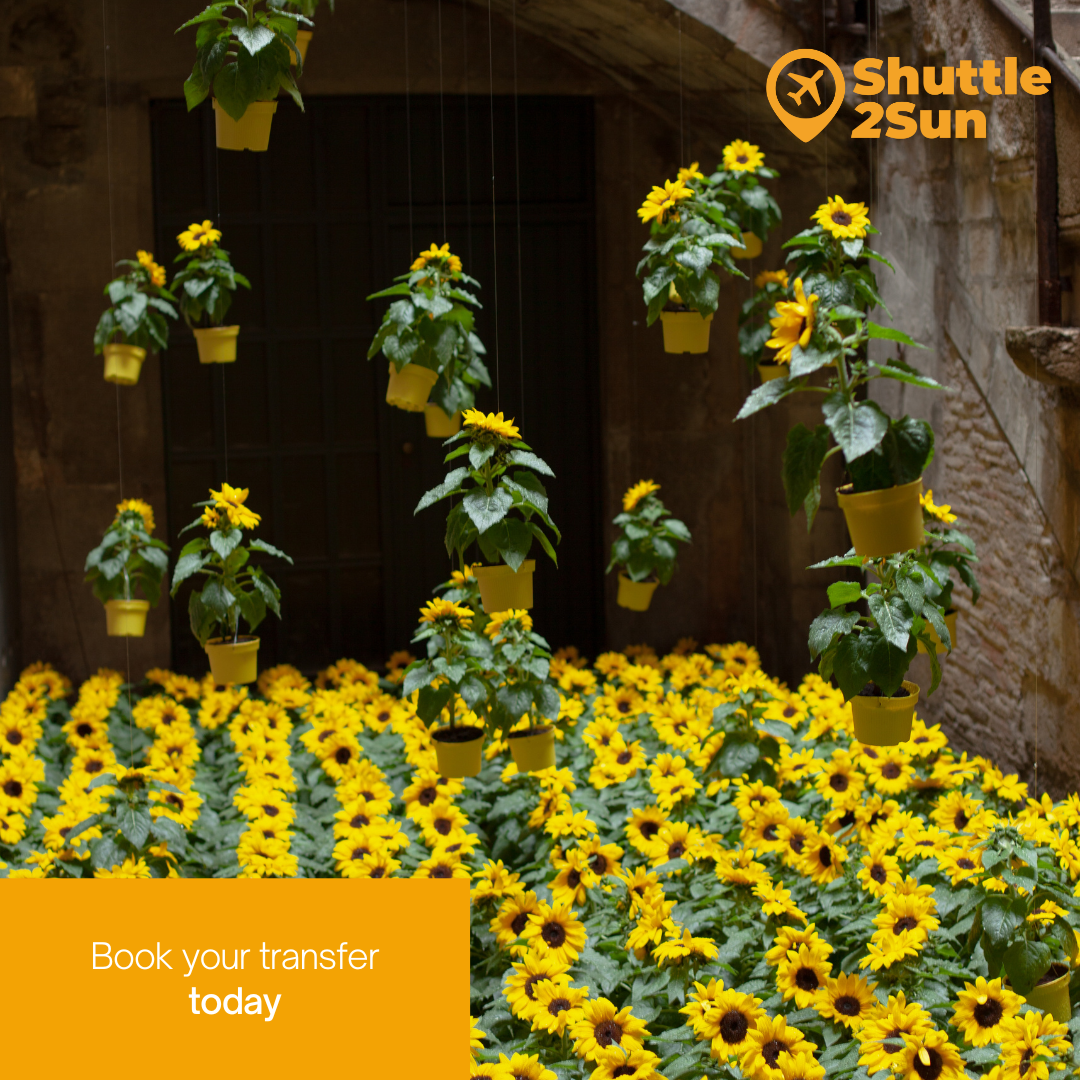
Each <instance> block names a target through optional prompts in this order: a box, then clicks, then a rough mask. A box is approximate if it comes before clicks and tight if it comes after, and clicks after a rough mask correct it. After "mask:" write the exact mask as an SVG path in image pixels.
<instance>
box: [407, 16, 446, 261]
mask: <svg viewBox="0 0 1080 1080" xmlns="http://www.w3.org/2000/svg"><path fill="white" fill-rule="evenodd" d="M435 10H436V12H437V13H438V22H439V157H440V163H441V166H442V231H443V243H444V244H445V243H446V242H447V241H449V239H450V237H449V236H447V235H446V117H445V115H444V113H443V55H442V51H443V50H442V0H438V3H437V4H436V6H435ZM410 254H411V252H410Z"/></svg>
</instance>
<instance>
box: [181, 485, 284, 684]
mask: <svg viewBox="0 0 1080 1080" xmlns="http://www.w3.org/2000/svg"><path fill="white" fill-rule="evenodd" d="M247 497H248V489H247V488H234V487H230V486H229V485H228V484H222V485H221V490H220V491H214V490H213V489H212V488H211V490H210V498H209V499H208V500H206V501H205V502H199V503H195V506H196V507H200V506H201V507H202V508H203V512H202V515H201V516H200V517H197V518H196V519H195V520H194V521H193V522H192V523H191V524H190V525H186V526H185V527H184V528H183V529H181V530H180V532H181V535H182V534H183V533H185V532H187V531H188V530H189V529H194V528H197V527H198V526H200V525H202V526H204V527H205V528H206V529H208V530H209V535H208V536H205V537H204V536H200V537H197V538H196V539H194V540H189V541H188V543H186V544H185V545H184V547H183V550H182V551H181V552H180V558H179V559H178V560H177V563H176V569H175V570H174V571H173V584H172V592H171V594H170V595H172V596H176V593H177V590H178V589H179V588H180V586H181V585H182V584H183V583H184V582H185V581H187V579H188V578H189V577H192V576H194V575H195V574H201V575H202V576H203V578H205V581H204V582H203V585H202V588H201V589H193V590H192V592H191V596H190V598H189V600H188V615H189V617H190V619H191V631H192V633H193V634H194V635H195V637H196V639H197V640H198V642H199V644H200V645H201V646H202V647H203V648H204V649H205V650H206V653H207V656H208V657H209V658H210V671H211V673H212V674H213V676H214V681H215V682H216V683H218V684H221V685H226V684H229V683H252V682H254V681H255V680H256V678H257V677H258V651H259V639H258V638H257V637H255V636H254V633H251V634H245V635H242V634H241V633H240V619H241V618H243V620H244V622H245V623H247V627H248V630H250V631H254V630H256V629H257V627H258V626H259V624H260V623H261V622H262V621H263V619H264V618H266V612H267V609H269V610H270V611H272V612H273V613H274V614H275V615H276V616H277V617H278V618H279V619H280V618H281V590H280V589H279V588H278V587H277V585H276V584H275V583H274V581H273V580H272V579H271V578H270V575H269V574H267V573H266V571H265V570H264V569H263V568H262V567H261V566H258V565H254V564H252V562H251V555H252V553H253V552H263V553H265V554H267V555H273V556H276V557H277V558H279V559H285V561H286V562H288V563H289V564H290V565H291V564H292V559H290V558H289V556H288V555H286V554H285V552H284V551H280V550H279V549H278V548H276V547H274V546H273V544H268V543H267V542H266V541H265V540H258V539H254V540H250V541H249V542H248V543H247V544H246V545H245V544H244V543H243V539H244V532H243V531H244V530H245V529H254V528H255V527H256V526H257V525H258V524H259V522H260V521H261V520H262V519H261V518H260V516H259V515H258V514H256V513H255V512H254V511H253V510H252V509H250V508H249V507H248V506H246V505H245V504H246V502H247Z"/></svg>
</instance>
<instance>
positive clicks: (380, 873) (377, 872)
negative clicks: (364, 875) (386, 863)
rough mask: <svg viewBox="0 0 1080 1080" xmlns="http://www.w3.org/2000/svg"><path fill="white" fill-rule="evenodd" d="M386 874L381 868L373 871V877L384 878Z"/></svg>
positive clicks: (377, 867) (378, 867)
mask: <svg viewBox="0 0 1080 1080" xmlns="http://www.w3.org/2000/svg"><path fill="white" fill-rule="evenodd" d="M385 873H386V871H385V870H384V869H383V868H382V867H381V866H376V867H375V869H374V870H372V871H371V876H372V877H382V876H383V874H385Z"/></svg>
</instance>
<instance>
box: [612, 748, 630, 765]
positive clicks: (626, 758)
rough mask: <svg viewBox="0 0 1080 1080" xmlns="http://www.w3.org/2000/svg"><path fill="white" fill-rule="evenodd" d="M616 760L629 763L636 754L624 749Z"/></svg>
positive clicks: (622, 763) (623, 763) (620, 762)
mask: <svg viewBox="0 0 1080 1080" xmlns="http://www.w3.org/2000/svg"><path fill="white" fill-rule="evenodd" d="M615 760H616V761H617V762H618V763H619V764H620V765H629V764H630V762H631V761H633V760H634V755H633V754H631V753H630V751H629V750H624V751H623V752H622V753H621V754H619V756H618V757H617V758H616V759H615Z"/></svg>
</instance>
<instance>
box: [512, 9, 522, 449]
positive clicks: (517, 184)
mask: <svg viewBox="0 0 1080 1080" xmlns="http://www.w3.org/2000/svg"><path fill="white" fill-rule="evenodd" d="M510 12H511V20H512V21H511V32H512V42H513V47H512V49H511V53H512V55H513V58H514V198H515V203H516V213H517V294H518V370H519V372H520V377H521V388H520V391H519V392H520V395H521V399H520V401H521V426H522V427H523V428H524V427H525V303H524V299H523V295H524V294H523V286H522V281H521V147H520V143H519V139H518V72H517V0H511V5H510Z"/></svg>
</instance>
